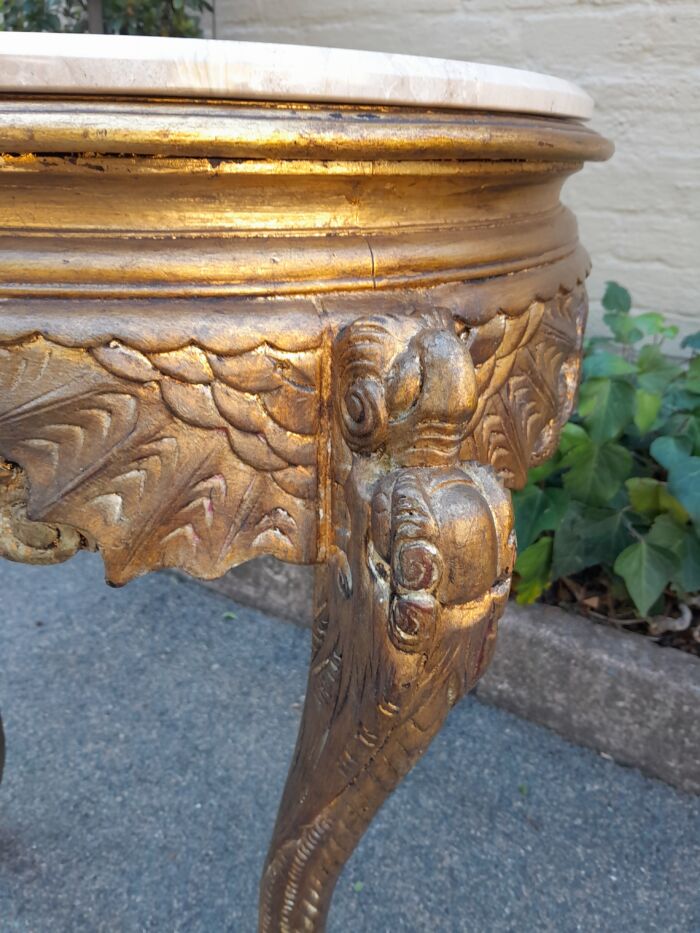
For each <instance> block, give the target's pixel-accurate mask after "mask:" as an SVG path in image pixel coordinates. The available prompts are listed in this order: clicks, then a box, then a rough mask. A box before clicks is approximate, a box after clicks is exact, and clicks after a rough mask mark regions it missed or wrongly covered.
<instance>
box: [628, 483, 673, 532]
mask: <svg viewBox="0 0 700 933" xmlns="http://www.w3.org/2000/svg"><path fill="white" fill-rule="evenodd" d="M625 486H626V487H627V493H628V495H629V499H630V505H631V506H632V508H633V509H634V511H635V512H639V514H640V515H648V516H649V517H651V518H655V517H656V516H657V515H662V514H664V513H668V514H669V515H671V516H672V518H674V519H675V520H676V521H677V522H679V523H680V524H681V525H684V524H685V523H686V522H687V521H688V513H687V512H686V510H685V509H684V508H683V506H682V505H681V504H680V502H679V501H678V499H676V497H675V496H672V495H671V494H670V492H669V491H668V488H667V486H666V483H662V482H661V480H658V479H654V478H653V477H651V476H633V477H632V478H631V479H628V480H627V481H626V482H625Z"/></svg>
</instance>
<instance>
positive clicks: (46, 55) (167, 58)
mask: <svg viewBox="0 0 700 933" xmlns="http://www.w3.org/2000/svg"><path fill="white" fill-rule="evenodd" d="M0 92H4V93H7V92H13V93H32V94H34V93H46V94H52V93H62V94H115V95H122V94H129V95H145V96H154V95H155V96H167V97H183V96H185V97H199V98H206V97H214V98H230V99H237V100H280V101H309V102H310V101H316V102H321V103H337V104H342V103H355V104H380V105H381V104H384V105H404V106H420V107H449V108H456V109H465V110H491V111H510V112H513V113H530V114H548V115H551V116H557V117H571V118H577V119H584V120H585V119H588V118H589V117H590V116H591V115H592V112H593V101H592V100H591V98H590V97H589V96H588V94H586V92H585V91H583V90H581V88H579V87H577V86H576V85H575V84H571V83H570V82H569V81H564V80H562V79H561V78H554V77H550V76H548V75H542V74H537V73H536V72H531V71H520V70H517V69H514V68H502V67H499V66H495V65H480V64H474V63H473V62H462V61H454V60H448V59H439V58H422V57H419V56H415V55H395V54H391V53H384V52H361V51H352V50H349V49H328V48H318V47H315V46H298V45H272V44H268V43H258V42H224V41H217V40H208V39H169V38H168V39H163V38H151V37H142V36H101V35H100V36H98V35H74V34H68V33H63V34H60V35H58V34H51V33H16V32H15V33H8V32H5V33H0Z"/></svg>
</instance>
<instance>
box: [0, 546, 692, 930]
mask: <svg viewBox="0 0 700 933" xmlns="http://www.w3.org/2000/svg"><path fill="white" fill-rule="evenodd" d="M308 641H309V636H308V632H306V631H304V630H302V629H298V628H296V627H294V626H292V625H290V624H288V623H282V622H279V621H278V620H275V619H272V618H269V617H266V616H264V615H262V614H261V613H259V612H256V611H254V610H250V609H243V608H240V607H238V606H235V605H233V604H232V603H230V602H228V601H227V600H225V599H224V598H223V597H221V596H219V595H217V594H215V593H212V592H210V591H208V590H205V589H203V588H202V587H200V586H199V585H198V584H197V583H195V582H189V581H183V580H180V579H178V578H176V577H174V576H173V575H171V574H153V575H151V576H149V577H146V578H143V579H141V580H137V581H135V582H134V583H131V584H129V585H128V586H127V587H125V588H123V589H120V590H115V589H111V588H108V587H106V586H105V585H104V583H103V574H102V567H101V562H100V560H99V558H98V557H96V556H95V555H88V554H81V555H79V556H78V557H77V558H75V559H74V560H73V561H71V562H69V563H68V564H65V565H63V566H60V567H47V568H34V567H23V566H18V565H14V564H9V563H2V564H0V709H1V710H2V713H3V717H4V720H5V729H6V733H7V746H8V748H7V764H6V773H5V780H4V782H3V784H2V786H0V933H9V931H21V933H132V931H133V933H140V931H157V933H175V931H186V933H229V931H235V933H254V931H255V927H256V920H255V917H256V902H257V886H258V880H259V876H260V871H261V866H262V862H263V859H264V855H265V851H266V847H267V842H268V839H269V836H270V833H271V830H272V825H273V822H274V818H275V812H276V807H277V801H278V799H279V796H280V792H281V789H282V785H283V782H284V778H285V774H286V769H287V765H288V762H289V758H290V755H291V752H292V748H293V745H294V739H295V733H296V728H297V724H298V721H299V716H300V713H301V704H302V699H303V692H304V687H305V681H306V666H307V658H308V651H309V644H308ZM699 892H700V798H698V797H692V796H688V795H684V794H682V793H680V792H678V791H675V790H673V789H672V788H670V787H668V786H666V785H664V784H661V783H659V782H657V781H654V780H651V779H648V778H645V777H643V776H642V775H641V774H639V773H638V772H636V771H634V770H631V769H626V768H621V767H619V766H618V765H616V764H615V763H614V762H612V761H609V760H605V759H604V758H602V757H601V756H599V755H597V754H596V753H595V752H592V751H590V750H587V749H582V748H577V747H575V746H572V745H570V744H568V743H567V742H565V741H563V740H562V739H560V738H559V737H557V736H556V735H554V734H553V733H550V732H548V731H547V730H546V729H543V728H540V727H538V726H535V725H532V724H531V723H528V722H525V721H524V720H521V719H518V718H517V717H514V716H511V715H509V714H507V713H505V712H502V711H500V710H497V709H495V708H491V707H487V706H484V705H482V704H481V703H479V702H477V701H476V700H473V699H467V700H465V701H464V702H462V703H461V704H460V705H459V706H458V707H457V708H456V709H455V710H454V711H453V713H452V715H451V717H450V719H449V721H448V723H447V725H446V727H445V728H444V729H443V731H442V733H441V734H440V736H438V738H437V739H436V740H435V742H434V743H433V746H432V747H431V749H430V750H429V752H428V754H427V755H426V756H425V758H424V759H423V761H422V762H420V763H419V765H418V766H417V767H416V768H415V770H414V771H413V773H412V774H411V775H410V776H409V777H408V778H407V779H406V781H405V782H404V783H403V785H402V786H401V787H400V788H399V790H398V791H397V792H396V794H395V795H394V796H393V797H392V798H391V799H390V800H389V801H388V803H387V804H386V805H385V806H384V808H383V809H382V810H381V812H380V814H379V816H378V817H377V818H376V820H375V821H374V823H373V825H372V826H371V828H370V830H369V831H368V833H367V835H366V836H365V838H364V840H363V841H362V843H361V844H360V846H359V848H358V850H357V851H356V853H355V854H354V856H353V857H352V859H351V861H350V862H349V864H348V865H347V867H346V870H345V872H344V874H343V876H342V877H341V879H340V882H339V884H338V889H337V892H336V896H335V900H334V903H333V909H332V914H331V919H330V922H329V933H347V931H352V933H365V931H366V933H397V931H410V933H414V931H415V933H424V931H425V933H467V931H469V933H506V931H508V933H521V931H522V933H532V931H556V933H574V931H586V933H589V931H605V933H607V931H610V933H627V931H629V933H632V931H634V933H646V931H661V933H675V931H682V933H700V893H699Z"/></svg>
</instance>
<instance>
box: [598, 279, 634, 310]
mask: <svg viewBox="0 0 700 933" xmlns="http://www.w3.org/2000/svg"><path fill="white" fill-rule="evenodd" d="M603 307H604V308H605V310H606V311H621V312H622V313H623V314H626V313H627V312H628V311H629V309H630V308H631V307H632V296H631V295H630V293H629V292H628V291H627V289H626V288H623V287H622V285H618V284H617V282H606V283H605V294H604V295H603Z"/></svg>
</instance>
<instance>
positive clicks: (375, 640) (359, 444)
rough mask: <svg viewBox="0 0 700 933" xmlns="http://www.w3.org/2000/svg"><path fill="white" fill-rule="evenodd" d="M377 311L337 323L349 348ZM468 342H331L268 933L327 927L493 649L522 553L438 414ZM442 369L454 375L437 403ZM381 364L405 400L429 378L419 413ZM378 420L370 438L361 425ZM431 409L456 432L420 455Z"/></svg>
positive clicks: (492, 490)
mask: <svg viewBox="0 0 700 933" xmlns="http://www.w3.org/2000/svg"><path fill="white" fill-rule="evenodd" d="M375 323H376V322H374V321H369V322H365V323H364V324H362V323H361V324H359V325H357V324H356V325H352V327H351V328H349V329H348V330H350V331H352V330H353V328H354V329H355V333H354V334H352V333H351V334H350V335H348V334H341V335H340V336H339V338H338V341H340V342H341V347H340V349H341V351H342V350H343V341H344V340H345V341H347V340H349V339H350V337H354V338H355V339H357V337H358V333H357V331H358V328H362V327H363V326H364V328H365V330H367V328H368V327H369V326H370V325H372V327H374V325H375ZM381 326H382V327H385V326H386V322H384V323H382V325H381ZM360 335H361V334H360ZM443 338H444V339H443ZM444 340H447V341H448V344H445V343H444ZM450 341H451V342H450ZM336 349H338V348H336ZM344 349H345V350H348V349H349V348H348V347H345V348H344ZM465 353H466V351H463V350H462V347H461V345H459V342H458V341H456V340H455V339H454V338H453V336H452V335H450V333H449V331H447V332H445V331H442V330H439V329H437V328H432V329H428V330H426V329H425V328H423V329H422V330H419V331H418V335H416V334H414V335H413V337H411V338H410V339H409V341H407V343H404V345H403V347H395V348H394V350H391V349H390V350H389V352H388V354H387V356H388V361H385V363H386V365H384V364H382V365H381V366H379V369H378V371H377V372H376V373H375V374H374V375H371V374H368V373H367V372H363V371H362V369H363V368H362V366H359V367H358V365H357V363H358V360H357V359H356V358H353V357H352V354H349V355H348V353H346V354H345V355H344V356H343V354H342V353H340V354H338V353H337V354H336V358H335V359H336V370H339V371H340V372H339V373H338V372H336V384H335V387H334V391H335V393H336V401H337V406H338V410H337V412H336V414H337V416H338V417H337V419H336V423H337V425H339V429H338V431H337V432H336V434H335V436H334V439H333V440H334V444H335V445H336V446H335V448H334V449H335V451H336V452H337V454H336V455H335V470H334V487H333V495H332V503H333V509H332V513H333V528H334V532H333V539H332V540H333V544H332V546H331V548H330V554H329V559H328V562H327V565H326V567H325V568H323V570H322V571H320V577H321V585H320V586H319V596H320V598H319V599H318V600H317V602H318V605H317V616H316V622H315V627H314V632H313V651H312V661H311V670H310V674H309V681H308V687H307V695H306V703H305V707H304V713H303V718H302V723H301V727H300V732H299V738H298V742H297V747H296V751H295V754H294V758H293V761H292V765H291V768H290V773H289V776H288V779H287V785H286V788H285V791H284V795H283V798H282V803H281V807H280V812H279V816H278V820H277V824H276V827H275V830H274V834H273V839H272V844H271V847H270V851H269V854H268V858H267V863H266V867H265V872H264V877H263V881H262V886H261V901H260V930H261V933H297V931H322V930H323V929H324V928H325V921H326V916H327V913H328V909H329V905H330V900H331V897H332V894H333V889H334V887H335V884H336V881H337V879H338V875H339V873H340V871H341V869H342V867H343V865H344V864H345V862H346V861H347V859H348V857H349V856H350V854H351V853H352V851H353V849H354V848H355V846H356V845H357V842H358V841H359V839H360V837H361V836H362V834H363V833H364V831H365V830H366V828H367V826H368V825H369V823H370V821H371V819H372V817H373V816H374V814H375V813H376V811H377V810H378V808H379V807H380V806H381V804H382V803H383V801H384V800H385V799H386V797H387V796H388V795H389V794H390V793H391V791H393V790H394V788H395V787H396V786H397V785H398V783H399V782H400V781H401V779H402V778H403V777H404V776H405V775H406V774H407V773H408V771H409V770H410V769H411V768H412V767H413V765H414V764H415V763H416V762H417V761H418V759H419V758H420V757H421V755H422V754H423V753H424V752H425V750H426V749H427V747H428V745H429V744H430V741H431V740H432V738H433V736H435V735H436V733H437V732H438V731H439V729H440V727H441V725H442V723H443V722H444V720H445V717H446V715H447V713H448V712H449V710H450V708H451V707H452V706H453V705H454V704H455V702H456V701H457V700H458V699H459V698H460V697H462V696H463V695H464V693H465V692H466V691H467V690H469V689H471V687H473V686H474V684H475V683H476V681H477V680H478V678H479V676H480V675H481V674H482V673H483V671H484V670H485V668H486V666H487V665H488V662H489V660H490V658H491V654H492V652H493V647H494V642H495V637H496V622H497V619H498V617H499V615H500V613H501V611H502V609H503V607H504V604H505V601H506V599H507V596H508V590H509V586H510V572H511V568H512V563H513V558H514V539H513V533H512V512H511V505H510V497H509V494H508V493H507V492H506V491H505V490H504V489H503V487H502V486H501V484H500V482H499V481H498V479H497V478H496V475H495V474H494V472H493V471H492V470H491V469H490V468H488V467H483V466H480V465H478V464H475V463H463V464H459V463H456V462H450V460H453V461H454V460H455V459H456V457H455V456H454V454H452V455H449V456H448V455H445V451H446V450H447V451H453V452H454V451H456V448H455V445H454V436H453V433H454V432H451V431H450V424H449V423H448V422H450V421H454V419H452V418H450V417H449V413H448V416H447V417H445V418H444V419H443V420H442V421H439V420H436V415H437V416H438V418H439V417H441V416H440V412H439V411H437V408H438V407H439V405H438V403H439V402H440V400H441V399H442V402H443V403H444V405H448V404H449V405H450V406H457V407H458V408H459V406H460V405H461V401H460V400H461V399H462V398H463V395H464V392H465V391H466V392H467V393H468V392H469V391H470V388H469V367H468V363H469V361H468V354H467V355H466V359H465V355H464V354H465ZM338 357H340V359H338ZM399 358H400V359H399ZM397 360H398V361H399V362H398V365H399V367H400V368H399V371H398V373H396V365H397ZM376 362H377V361H376V360H375V363H376ZM447 363H449V364H450V368H449V370H448V369H447V367H446V364H447ZM416 364H417V365H416ZM348 366H349V367H350V370H351V371H350V373H349V374H348V372H347V367H348ZM435 366H438V367H440V369H441V370H442V376H444V381H443V384H442V386H441V389H440V395H439V397H438V398H437V399H436V397H435V390H436V386H437V385H438V382H436V381H435V379H434V378H432V377H435V376H436V377H437V379H438V380H439V379H440V375H441V373H440V372H437V373H436V372H435V371H434V368H432V367H435ZM387 367H388V369H389V371H390V377H389V379H391V377H392V374H393V375H397V376H398V377H399V382H400V383H401V389H400V391H401V392H403V393H404V396H403V397H402V401H401V404H405V392H406V387H407V379H408V380H410V379H411V378H413V375H414V374H415V375H416V378H417V379H418V381H419V383H420V385H419V388H418V391H417V393H416V395H415V397H414V398H412V399H408V404H409V405H410V413H409V419H407V418H405V417H401V414H402V410H401V408H398V410H397V405H396V404H395V403H391V402H389V403H387V400H386V398H385V391H384V390H385V387H386V383H387V376H386V373H384V372H382V370H383V369H386V368H387ZM404 367H407V368H408V370H407V378H403V376H404V373H403V371H402V370H403V368H404ZM429 373H430V376H429V375H428V374H429ZM465 380H466V383H467V385H466V387H465V384H464V383H465ZM431 383H432V386H433V389H432V390H431ZM409 388H410V386H409ZM455 393H456V394H455ZM371 407H372V408H371ZM450 412H452V413H454V408H450ZM457 414H458V416H459V417H463V415H464V412H461V411H458V412H457ZM370 418H374V419H376V422H377V424H378V425H379V429H378V434H377V436H376V437H372V436H371V432H369V435H368V432H367V430H366V428H367V421H368V420H369V419H370ZM411 419H412V421H413V423H412V424H409V423H407V420H411ZM428 419H429V420H430V422H431V424H432V425H433V428H432V430H431V436H433V435H435V434H436V433H437V434H439V432H440V425H441V424H442V426H443V427H444V429H445V434H444V437H445V439H446V442H445V444H442V443H441V442H440V440H439V438H438V440H437V441H436V446H432V447H429V446H425V447H423V448H422V449H421V450H420V457H419V458H417V457H415V451H416V447H415V443H414V441H415V438H416V437H420V436H421V428H422V427H423V426H424V424H425V423H426V422H427V421H428ZM399 421H400V423H399ZM397 425H398V426H397ZM355 429H357V432H358V433H357V434H356V433H354V432H355ZM359 432H361V435H360V434H359ZM427 435H428V432H427V431H423V433H422V436H423V437H424V438H425V437H426V436H427ZM448 435H449V445H448V444H447V439H448ZM358 436H359V440H358ZM378 438H381V440H380V441H378ZM409 438H413V441H409ZM389 451H391V456H389V455H388V452H389ZM416 459H421V460H423V462H424V463H427V464H428V465H415V461H416ZM407 461H408V462H410V465H406V464H407Z"/></svg>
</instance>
